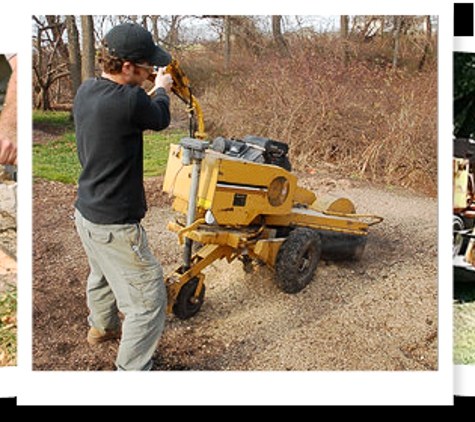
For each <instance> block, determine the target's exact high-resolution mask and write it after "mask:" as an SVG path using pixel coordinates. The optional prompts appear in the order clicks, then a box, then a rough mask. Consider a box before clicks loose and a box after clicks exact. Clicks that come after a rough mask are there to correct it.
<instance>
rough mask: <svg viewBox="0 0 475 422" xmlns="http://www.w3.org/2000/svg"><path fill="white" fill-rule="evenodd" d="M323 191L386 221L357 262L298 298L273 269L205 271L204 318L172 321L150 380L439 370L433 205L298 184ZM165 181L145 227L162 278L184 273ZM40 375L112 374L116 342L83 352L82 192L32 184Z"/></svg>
mask: <svg viewBox="0 0 475 422" xmlns="http://www.w3.org/2000/svg"><path fill="white" fill-rule="evenodd" d="M299 178H300V181H301V184H302V185H304V186H306V187H308V188H310V189H312V190H314V191H315V192H316V193H317V194H318V193H323V192H325V193H327V192H330V193H332V194H336V195H343V196H346V197H348V198H350V199H352V200H353V201H354V202H355V203H356V206H357V211H358V212H361V213H365V212H366V213H373V214H378V215H381V216H383V217H384V219H385V220H384V222H383V223H381V224H379V225H377V226H374V227H372V228H371V231H370V236H369V239H368V244H367V246H366V251H365V254H364V256H363V258H362V260H361V261H359V262H330V261H328V262H325V261H321V262H320V264H319V267H318V269H317V271H316V274H315V277H314V279H313V281H312V282H311V283H310V285H309V286H307V287H306V288H305V289H304V290H303V291H302V292H300V293H298V294H296V295H289V294H285V293H282V292H281V291H280V290H279V289H278V288H277V287H276V286H275V284H274V282H273V275H272V272H271V270H270V269H268V268H266V267H257V268H256V269H255V272H254V273H252V274H248V273H246V272H244V270H243V266H242V263H241V262H239V261H234V262H233V263H231V264H228V263H227V262H226V261H219V262H217V263H215V264H213V265H211V266H210V267H209V268H207V269H206V281H205V284H206V297H205V301H204V304H203V306H202V308H201V310H200V312H199V313H198V314H197V315H196V316H195V317H193V318H191V319H189V320H186V321H182V320H179V319H177V318H176V317H174V316H172V315H171V316H169V317H168V318H167V323H166V326H165V331H164V333H163V336H162V338H161V341H160V343H159V346H158V349H157V352H156V355H155V358H154V368H153V369H154V370H304V371H305V370H311V371H320V370H326V371H328V370H361V371H366V370H389V371H393V370H395V371H399V370H410V371H427V370H437V367H438V354H437V349H438V336H437V332H438V321H437V299H438V298H437V201H436V199H434V198H430V197H427V196H423V195H420V194H416V193H412V192H409V191H406V190H402V189H399V188H394V187H392V188H391V187H386V186H376V185H375V184H370V183H367V182H364V181H360V180H353V179H348V178H343V177H339V176H336V175H321V174H319V175H317V174H313V175H310V174H301V175H299ZM160 187H161V179H160V178H154V179H148V180H147V181H146V191H147V193H148V203H149V212H148V214H147V217H146V218H145V220H144V221H143V225H144V227H145V229H146V230H147V234H148V238H149V243H150V245H151V247H152V249H153V251H154V253H155V254H156V256H157V258H159V260H160V261H161V263H162V265H163V267H164V271H165V273H168V272H170V271H171V270H172V269H173V268H175V267H176V266H178V265H180V264H181V259H182V249H181V247H180V246H179V245H178V242H177V238H176V235H175V234H174V233H171V232H168V231H167V230H166V229H165V226H166V223H167V221H168V220H169V219H171V218H172V212H171V207H170V203H169V199H168V197H166V196H165V195H164V194H163V193H161V189H160ZM33 191H34V192H33V201H34V203H33V204H34V209H33V219H34V221H33V224H34V226H33V227H34V230H33V271H34V277H33V298H34V300H33V368H34V370H60V371H66V370H93V371H97V370H114V369H115V368H114V360H115V357H116V353H117V347H118V343H117V342H109V343H107V344H103V345H100V346H96V347H94V348H93V347H90V346H89V345H88V343H87V342H86V333H87V330H88V326H87V307H86V299H85V283H86V277H87V275H88V264H87V260H86V256H85V254H84V252H83V250H82V246H81V243H80V240H79V238H78V237H77V234H76V231H75V228H74V221H73V212H74V209H73V203H74V200H75V195H76V188H75V186H72V185H64V184H61V183H57V182H49V181H45V180H35V182H34V186H33Z"/></svg>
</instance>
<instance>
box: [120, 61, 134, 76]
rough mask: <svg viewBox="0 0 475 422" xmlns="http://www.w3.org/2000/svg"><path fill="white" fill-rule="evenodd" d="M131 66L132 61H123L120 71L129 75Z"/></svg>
mask: <svg viewBox="0 0 475 422" xmlns="http://www.w3.org/2000/svg"><path fill="white" fill-rule="evenodd" d="M132 67H133V64H132V62H124V64H123V65H122V73H124V74H126V75H130V74H131V73H132V70H133V69H132Z"/></svg>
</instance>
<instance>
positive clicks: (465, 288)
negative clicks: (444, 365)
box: [453, 282, 475, 365]
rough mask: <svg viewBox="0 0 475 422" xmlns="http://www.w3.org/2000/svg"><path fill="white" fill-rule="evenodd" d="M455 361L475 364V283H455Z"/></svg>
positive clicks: (456, 362)
mask: <svg viewBox="0 0 475 422" xmlns="http://www.w3.org/2000/svg"><path fill="white" fill-rule="evenodd" d="M454 298H455V302H454V308H453V309H454V363H455V364H456V365H475V330H474V329H473V327H475V283H469V282H463V283H462V282H461V283H455V287H454Z"/></svg>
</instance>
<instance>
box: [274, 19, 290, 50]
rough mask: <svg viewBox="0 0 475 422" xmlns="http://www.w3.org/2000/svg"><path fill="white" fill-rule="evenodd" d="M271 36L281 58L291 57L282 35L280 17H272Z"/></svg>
mask: <svg viewBox="0 0 475 422" xmlns="http://www.w3.org/2000/svg"><path fill="white" fill-rule="evenodd" d="M272 36H273V37H274V42H275V44H276V46H277V51H278V52H279V54H280V55H281V56H286V57H291V54H290V50H289V46H288V45H287V43H286V41H285V38H284V36H283V34H282V16H281V15H272Z"/></svg>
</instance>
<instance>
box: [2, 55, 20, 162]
mask: <svg viewBox="0 0 475 422" xmlns="http://www.w3.org/2000/svg"><path fill="white" fill-rule="evenodd" d="M16 68H17V56H16V55H15V54H9V55H3V54H2V55H0V110H1V115H0V164H4V165H16V164H17V139H16V138H17V69H16Z"/></svg>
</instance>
